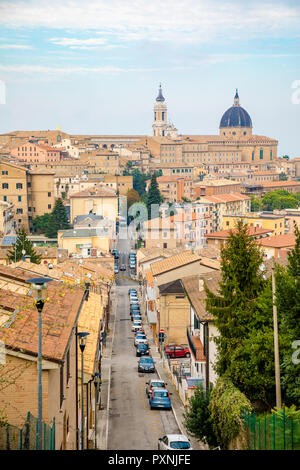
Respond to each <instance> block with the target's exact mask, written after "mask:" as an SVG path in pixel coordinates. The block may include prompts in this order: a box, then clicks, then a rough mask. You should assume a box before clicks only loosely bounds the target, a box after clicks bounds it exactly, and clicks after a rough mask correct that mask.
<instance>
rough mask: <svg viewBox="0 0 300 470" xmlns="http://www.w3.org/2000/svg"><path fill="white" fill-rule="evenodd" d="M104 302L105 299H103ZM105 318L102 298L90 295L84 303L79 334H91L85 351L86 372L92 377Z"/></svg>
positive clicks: (91, 293)
mask: <svg viewBox="0 0 300 470" xmlns="http://www.w3.org/2000/svg"><path fill="white" fill-rule="evenodd" d="M102 300H104V299H102ZM102 318H103V304H102V303H101V301H100V296H99V295H98V294H95V293H93V292H90V293H89V298H88V300H87V301H86V302H84V304H83V307H82V310H81V312H80V316H79V319H78V332H83V331H86V332H88V333H89V335H88V337H87V339H86V346H85V350H84V366H83V367H84V372H85V373H87V374H90V375H92V374H93V373H94V372H95V361H96V354H97V347H98V341H97V340H98V337H99V330H100V325H101V320H102ZM78 370H79V372H81V357H80V355H78Z"/></svg>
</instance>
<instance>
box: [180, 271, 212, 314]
mask: <svg viewBox="0 0 300 470" xmlns="http://www.w3.org/2000/svg"><path fill="white" fill-rule="evenodd" d="M220 280H221V272H220V271H216V272H213V273H207V274H202V275H201V276H188V277H184V278H182V279H181V282H182V284H183V287H184V289H185V292H186V294H187V296H188V298H189V300H190V302H191V304H192V306H193V308H194V310H195V312H196V314H197V316H198V318H199V320H208V321H213V320H214V317H213V315H211V314H210V313H208V312H207V310H206V293H205V289H204V283H205V284H206V285H207V287H208V288H209V289H210V290H211V291H212V292H213V293H214V294H217V293H218V291H219V281H220ZM202 281H203V282H204V283H203V282H202ZM200 289H201V290H200Z"/></svg>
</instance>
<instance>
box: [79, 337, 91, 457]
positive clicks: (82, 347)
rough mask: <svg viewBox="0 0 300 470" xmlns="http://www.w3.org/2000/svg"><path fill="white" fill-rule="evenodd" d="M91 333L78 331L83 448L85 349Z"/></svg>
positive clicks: (82, 441)
mask: <svg viewBox="0 0 300 470" xmlns="http://www.w3.org/2000/svg"><path fill="white" fill-rule="evenodd" d="M88 335H89V333H87V332H81V333H77V336H78V338H79V347H80V351H81V427H80V443H81V450H83V449H84V426H83V421H84V383H83V382H84V373H83V353H84V350H85V344H86V337H87V336H88Z"/></svg>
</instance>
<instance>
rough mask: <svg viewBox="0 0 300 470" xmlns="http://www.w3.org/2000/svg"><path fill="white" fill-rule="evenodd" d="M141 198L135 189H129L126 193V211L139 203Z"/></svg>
mask: <svg viewBox="0 0 300 470" xmlns="http://www.w3.org/2000/svg"><path fill="white" fill-rule="evenodd" d="M140 201H141V198H140V195H139V193H138V192H137V191H136V190H135V189H129V190H128V191H127V209H129V207H130V206H132V204H134V203H135V202H140Z"/></svg>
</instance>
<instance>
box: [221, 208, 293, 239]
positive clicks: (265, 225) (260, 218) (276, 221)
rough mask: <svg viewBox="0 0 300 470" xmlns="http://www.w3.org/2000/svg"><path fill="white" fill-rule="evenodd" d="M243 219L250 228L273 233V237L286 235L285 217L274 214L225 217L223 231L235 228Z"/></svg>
mask: <svg viewBox="0 0 300 470" xmlns="http://www.w3.org/2000/svg"><path fill="white" fill-rule="evenodd" d="M241 218H242V219H243V221H244V223H245V224H248V225H249V227H256V228H262V229H267V230H271V231H272V235H284V233H285V226H286V222H285V217H284V216H283V215H279V214H274V213H272V212H261V213H250V214H246V215H244V216H243V217H237V216H234V215H224V216H223V230H228V229H232V228H234V227H235V225H236V223H237V221H238V220H239V219H241Z"/></svg>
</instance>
